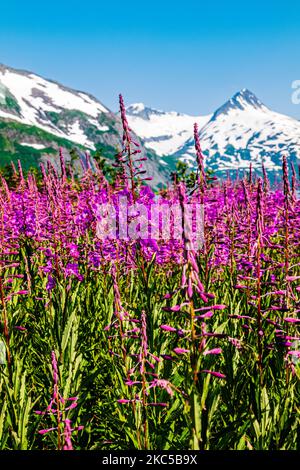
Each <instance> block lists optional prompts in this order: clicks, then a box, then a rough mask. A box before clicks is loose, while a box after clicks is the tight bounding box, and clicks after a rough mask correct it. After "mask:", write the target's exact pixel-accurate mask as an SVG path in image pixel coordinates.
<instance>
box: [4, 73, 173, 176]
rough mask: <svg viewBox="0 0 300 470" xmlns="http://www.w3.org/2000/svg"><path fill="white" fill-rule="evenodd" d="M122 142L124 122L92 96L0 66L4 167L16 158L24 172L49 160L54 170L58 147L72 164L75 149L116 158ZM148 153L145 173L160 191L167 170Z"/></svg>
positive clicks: (155, 157)
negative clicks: (26, 168) (160, 183)
mask: <svg viewBox="0 0 300 470" xmlns="http://www.w3.org/2000/svg"><path fill="white" fill-rule="evenodd" d="M121 137H122V126H121V122H120V118H119V117H118V116H117V115H116V114H114V113H113V112H111V111H110V110H109V109H108V108H107V107H105V106H104V105H103V104H102V103H101V102H100V101H98V100H97V99H96V98H94V97H93V96H91V95H89V94H87V93H83V92H81V91H76V90H73V89H70V88H67V87H65V86H63V85H61V84H59V83H57V82H54V81H52V80H46V79H44V78H42V77H40V76H39V75H36V74H34V73H31V72H26V71H21V70H15V69H12V68H10V67H7V66H5V65H0V164H3V163H6V162H8V161H9V160H12V159H13V160H16V159H17V158H20V159H21V160H22V163H23V164H25V166H26V165H27V166H36V165H37V164H38V162H39V161H45V160H51V161H52V163H54V164H55V163H56V162H57V149H58V147H63V148H64V149H65V150H66V152H65V154H66V157H67V159H68V158H69V159H71V157H70V155H69V153H68V151H70V150H71V149H73V148H74V146H75V147H76V148H77V149H78V150H79V151H80V150H81V151H85V150H89V151H95V150H99V151H100V152H101V153H102V154H103V157H112V156H113V155H114V154H115V153H116V150H117V149H120V148H121V145H122V142H121ZM136 140H138V141H139V139H138V138H137V137H136ZM140 143H141V142H140ZM141 148H142V150H144V147H143V145H142V143H141ZM145 152H146V153H147V156H148V162H146V163H145V167H146V169H147V171H148V173H149V174H150V175H151V176H152V177H153V184H154V185H157V184H158V183H159V182H160V181H164V180H165V177H166V175H165V174H164V169H163V168H162V166H161V164H160V163H159V161H158V158H157V156H156V155H155V154H154V153H153V152H150V151H148V150H146V151H145Z"/></svg>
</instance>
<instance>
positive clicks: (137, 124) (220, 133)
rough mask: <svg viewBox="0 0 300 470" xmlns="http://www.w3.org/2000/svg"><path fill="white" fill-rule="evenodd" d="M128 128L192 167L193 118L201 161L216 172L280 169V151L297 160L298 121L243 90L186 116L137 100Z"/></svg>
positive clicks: (170, 159)
mask: <svg viewBox="0 0 300 470" xmlns="http://www.w3.org/2000/svg"><path fill="white" fill-rule="evenodd" d="M127 114H128V120H129V123H130V125H131V127H132V129H133V130H134V131H135V132H136V133H137V134H138V135H139V136H140V137H141V138H142V139H143V140H144V143H145V146H146V147H148V148H151V149H152V150H154V151H155V152H156V153H157V155H159V156H160V158H161V162H163V163H165V164H166V165H169V166H172V165H174V164H175V162H176V161H177V160H178V159H179V160H182V161H186V162H187V163H188V164H189V166H191V167H195V164H196V162H195V151H194V140H193V123H194V122H197V123H198V126H199V129H200V142H201V146H202V150H203V154H204V156H205V162H206V166H207V167H209V168H211V169H213V170H214V171H215V172H216V173H217V174H224V171H226V170H237V169H238V168H240V169H246V168H248V167H249V162H250V161H251V162H252V164H253V167H254V168H258V169H260V168H261V165H262V163H264V165H265V167H266V169H267V170H268V171H272V172H277V171H279V170H280V169H281V159H282V155H283V154H286V155H288V156H289V159H290V161H292V162H294V163H295V164H297V163H300V160H299V159H300V122H299V121H297V120H296V119H292V118H290V117H288V116H285V115H283V114H279V113H276V112H274V111H272V110H270V109H269V108H268V107H267V106H265V105H264V104H263V103H262V102H261V101H260V100H259V99H258V98H257V97H256V96H255V95H254V94H253V93H252V92H251V91H249V90H247V89H243V90H242V91H240V92H238V93H236V94H235V95H234V96H233V97H232V98H231V99H230V100H228V101H227V102H226V103H225V104H223V106H221V107H220V108H218V109H217V110H216V111H215V112H214V113H213V114H211V115H208V116H189V115H186V114H180V113H176V112H163V111H158V110H155V109H151V108H148V107H146V106H145V105H143V104H142V103H137V104H132V105H131V106H129V107H128V108H127Z"/></svg>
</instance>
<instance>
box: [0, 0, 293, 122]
mask: <svg viewBox="0 0 300 470" xmlns="http://www.w3.org/2000/svg"><path fill="white" fill-rule="evenodd" d="M2 3H4V4H2V5H1V10H0V62H2V63H5V64H7V65H11V66H13V67H17V68H23V69H27V70H32V71H34V72H36V73H39V74H41V75H43V76H45V77H48V78H52V79H55V80H58V81H61V82H63V83H64V84H66V85H69V86H71V87H74V88H77V89H81V90H84V91H88V92H90V93H92V94H94V95H95V96H96V97H97V98H99V99H100V100H101V101H102V102H103V103H104V104H105V105H107V106H108V107H110V108H111V109H113V110H115V109H116V107H117V95H118V93H119V92H122V93H123V94H124V97H125V102H126V103H127V104H129V103H132V102H139V101H143V102H144V103H146V104H148V105H150V106H153V107H157V108H160V109H165V110H176V111H180V112H186V113H191V114H206V113H209V112H212V111H214V110H215V109H216V108H217V107H218V106H220V105H222V104H223V103H224V101H226V99H228V98H229V97H231V95H233V94H234V93H235V92H236V91H238V90H239V89H241V88H244V87H247V88H249V89H250V90H252V91H253V92H254V93H256V94H257V96H258V97H259V98H260V99H261V100H262V101H263V102H265V103H266V104H267V105H269V106H270V107H272V108H273V109H274V110H276V111H279V112H282V113H286V114H289V115H292V116H294V117H296V118H299V119H300V105H298V106H297V105H293V104H292V101H291V94H292V89H291V83H292V82H293V81H294V80H297V79H300V32H299V31H300V2H299V1H296V0H293V1H291V0H285V1H284V2H277V1H276V0H274V1H268V0H260V1H258V0H252V1H251V2H248V1H246V0H245V1H244V2H243V3H242V2H240V1H230V0H228V1H225V0H223V1H218V0H210V1H207V2H202V1H201V0H198V1H192V0H181V1H176V0H174V1H169V0H160V1H157V0H148V1H143V0H140V1H136V0H133V1H130V0H127V1H125V0H124V1H119V0H113V1H110V0H105V1H101V0H100V1H99V0H98V1H97V0H95V1H90V0H86V1H78V0H73V1H63V0H60V1H58V0H52V1H51V2H50V1H49V2H47V1H46V0H45V1H44V2H41V1H35V0H27V1H26V2H22V1H17V0H9V1H8V2H2Z"/></svg>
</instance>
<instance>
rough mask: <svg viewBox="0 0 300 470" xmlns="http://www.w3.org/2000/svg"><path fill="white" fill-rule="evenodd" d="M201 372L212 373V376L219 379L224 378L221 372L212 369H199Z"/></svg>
mask: <svg viewBox="0 0 300 470" xmlns="http://www.w3.org/2000/svg"><path fill="white" fill-rule="evenodd" d="M201 372H204V373H206V374H210V375H213V376H214V377H218V378H219V379H226V375H224V374H222V373H221V372H215V371H213V370H207V369H205V370H201Z"/></svg>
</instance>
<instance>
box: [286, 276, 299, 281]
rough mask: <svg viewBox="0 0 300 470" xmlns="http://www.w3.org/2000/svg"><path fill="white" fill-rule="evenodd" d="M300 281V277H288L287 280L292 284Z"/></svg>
mask: <svg viewBox="0 0 300 470" xmlns="http://www.w3.org/2000/svg"><path fill="white" fill-rule="evenodd" d="M298 279H300V276H286V278H285V280H286V281H290V282H293V281H297V280H298Z"/></svg>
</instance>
